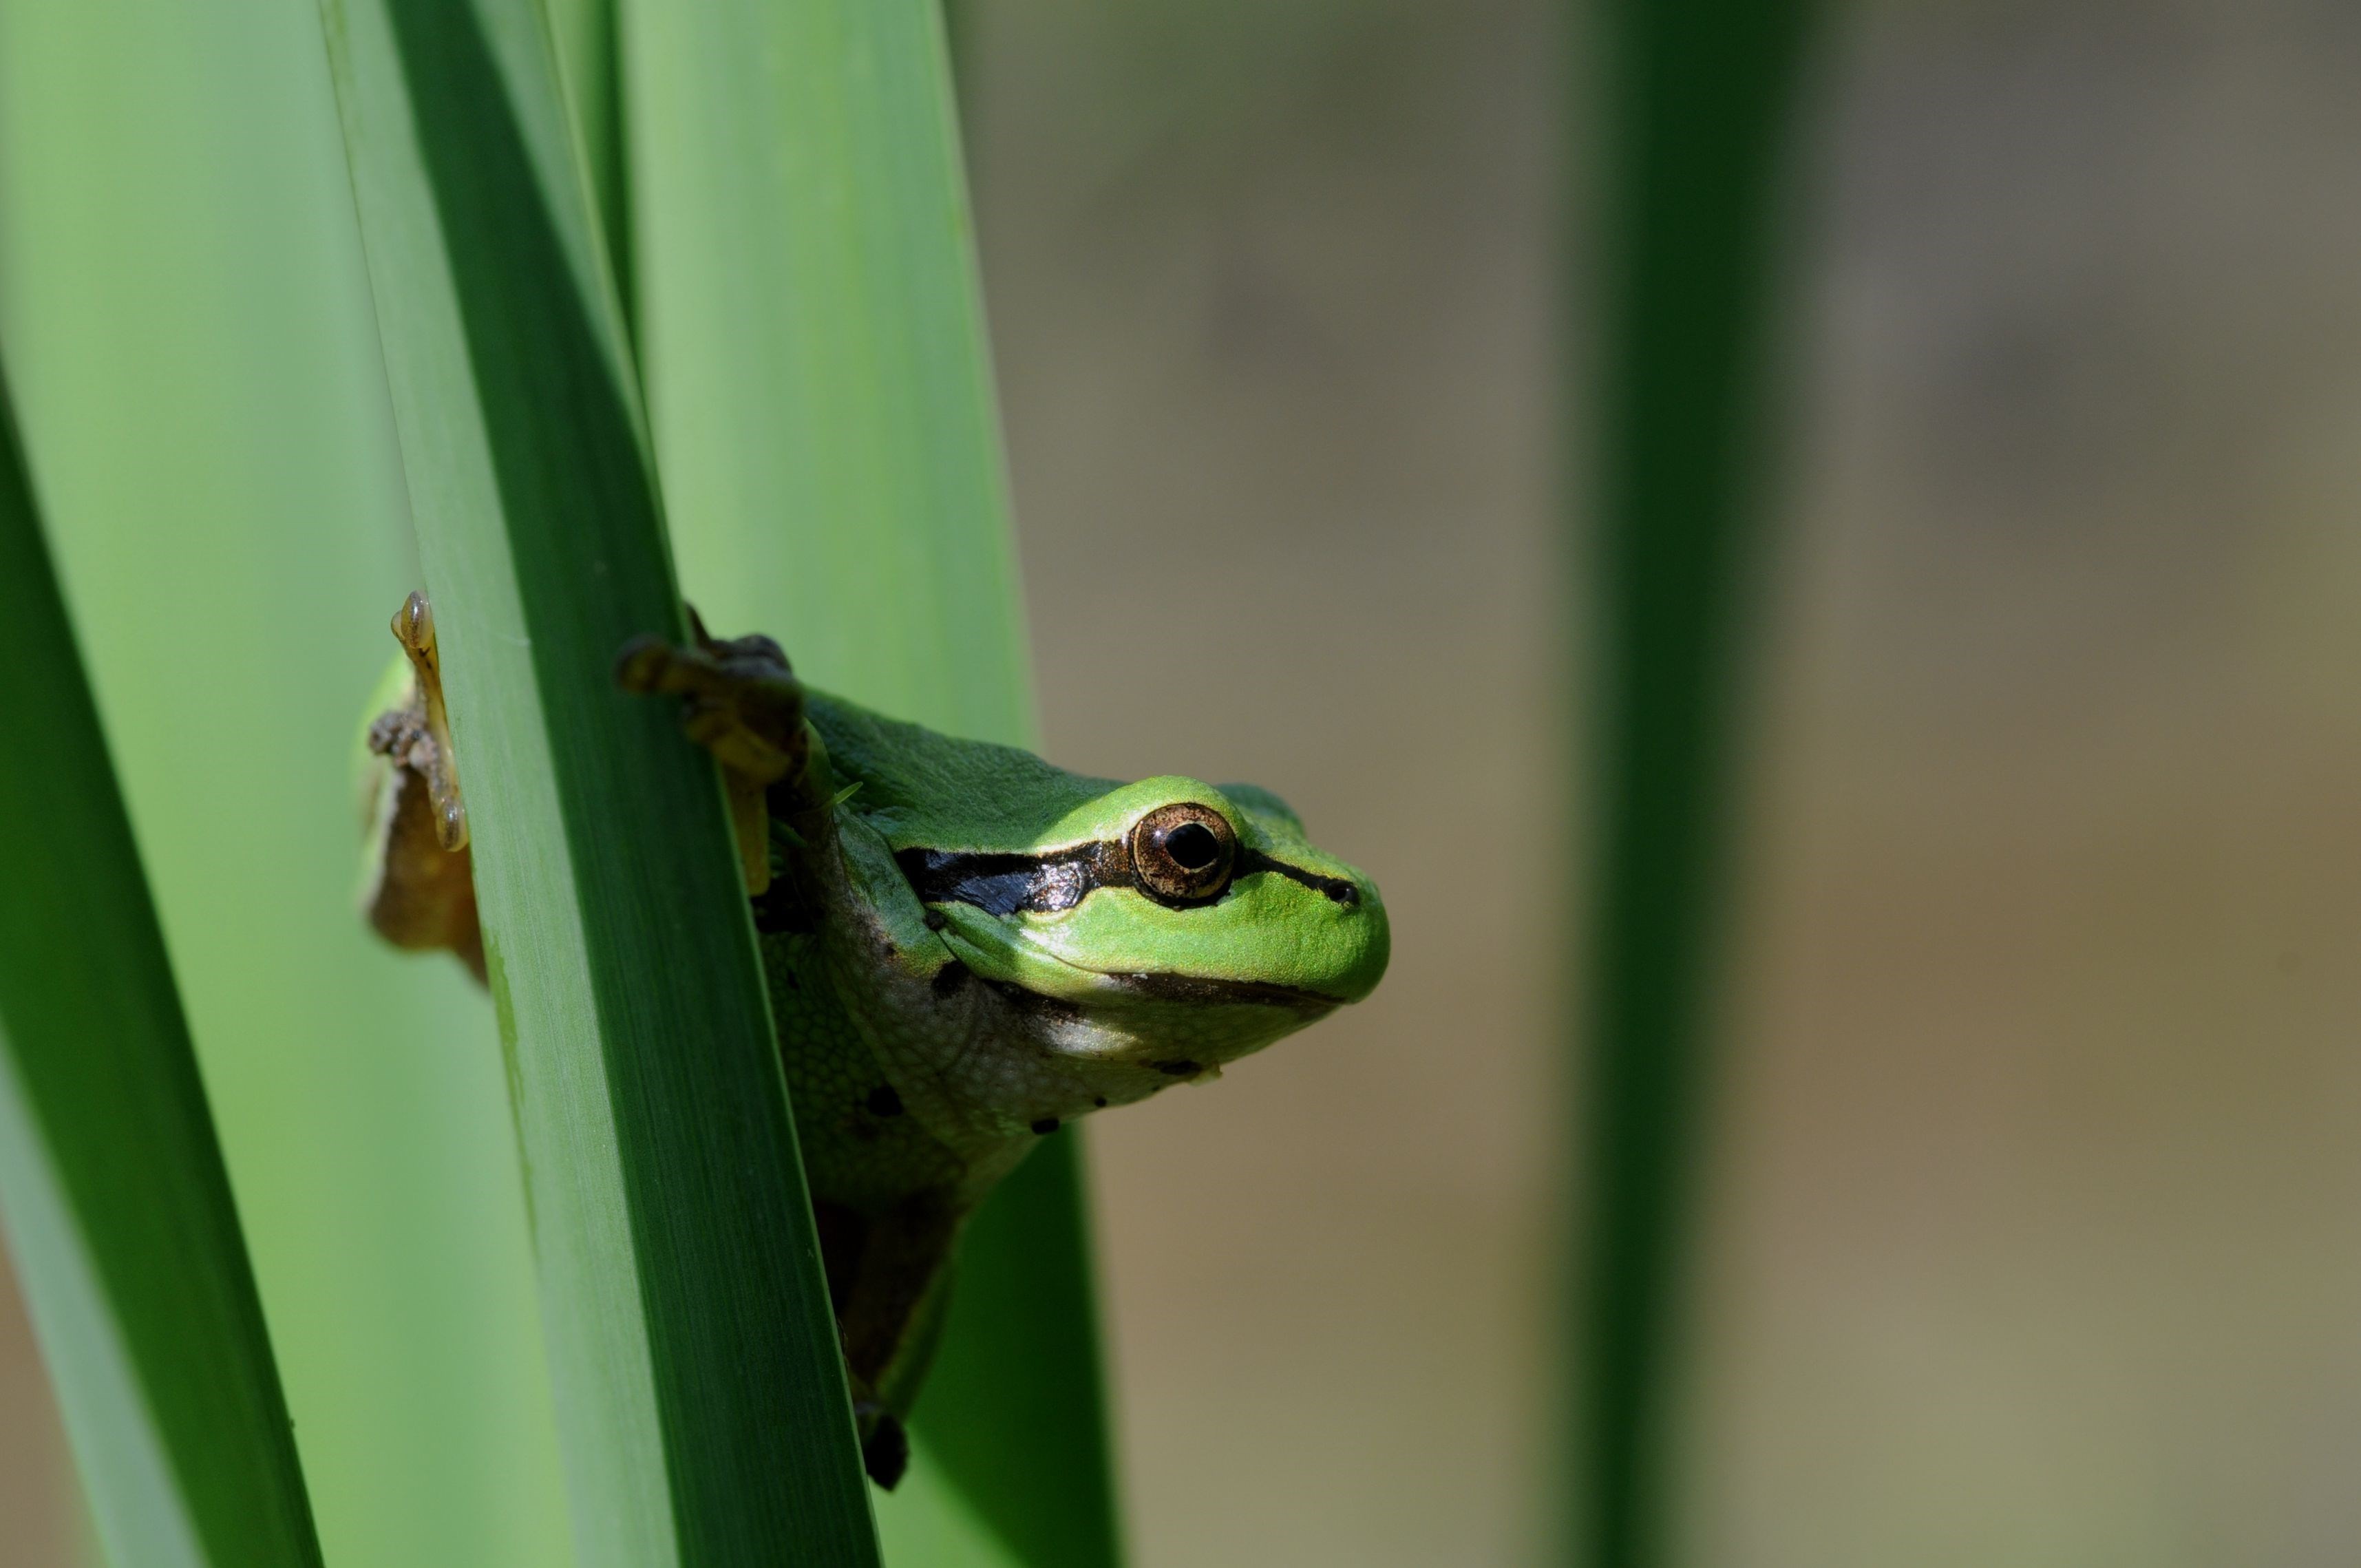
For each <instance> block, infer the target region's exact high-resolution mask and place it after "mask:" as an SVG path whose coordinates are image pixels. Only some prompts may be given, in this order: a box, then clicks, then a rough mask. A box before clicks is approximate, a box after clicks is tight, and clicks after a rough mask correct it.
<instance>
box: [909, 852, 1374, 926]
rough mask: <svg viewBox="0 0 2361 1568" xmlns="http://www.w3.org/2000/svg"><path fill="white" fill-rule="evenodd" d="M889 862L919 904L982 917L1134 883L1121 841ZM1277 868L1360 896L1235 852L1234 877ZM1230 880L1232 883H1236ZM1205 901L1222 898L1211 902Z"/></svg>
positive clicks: (1342, 896)
mask: <svg viewBox="0 0 2361 1568" xmlns="http://www.w3.org/2000/svg"><path fill="white" fill-rule="evenodd" d="M894 863H895V865H897V866H899V867H900V868H901V869H902V874H903V875H904V876H905V877H906V878H908V879H909V883H910V887H911V890H912V891H913V892H915V893H917V895H918V902H919V903H921V904H972V905H974V906H975V907H976V908H978V909H981V910H983V912H984V913H985V914H987V915H1017V914H1031V915H1054V914H1056V913H1058V912H1059V911H1060V910H1065V909H1071V908H1072V907H1073V906H1074V905H1077V904H1080V903H1081V902H1082V899H1083V898H1084V897H1085V896H1086V895H1088V894H1090V893H1091V892H1092V890H1093V889H1095V888H1102V887H1137V885H1138V883H1137V879H1136V878H1135V877H1134V876H1133V875H1132V870H1131V851H1130V850H1128V849H1126V848H1125V846H1124V845H1123V844H1121V843H1119V842H1115V843H1110V842H1101V843H1093V844H1077V845H1075V846H1074V847H1073V848H1072V849H1071V850H1051V851H1050V852H1049V853H1048V854H1045V855H1006V854H972V853H966V852H963V851H960V850H926V849H909V850H896V851H895V854H894ZM1255 872H1278V873H1279V875H1280V876H1283V877H1286V878H1287V879H1288V880H1289V881H1290V882H1297V883H1302V884H1303V885H1304V886H1305V887H1308V888H1310V889H1312V891H1313V892H1314V893H1323V894H1327V895H1328V896H1329V897H1330V898H1331V899H1333V900H1334V901H1335V902H1336V903H1338V904H1353V903H1356V902H1358V900H1359V898H1360V890H1359V889H1357V888H1356V887H1355V886H1354V885H1353V884H1352V883H1350V882H1347V881H1345V879H1344V878H1342V877H1331V876H1322V875H1321V874H1320V873H1319V872H1310V871H1306V870H1304V869H1303V868H1302V867H1301V866H1295V865H1290V864H1288V863H1287V862H1286V861H1279V860H1273V859H1272V858H1271V857H1270V856H1268V855H1266V854H1264V853H1262V851H1260V850H1246V849H1241V850H1239V851H1238V870H1237V874H1238V876H1241V877H1244V876H1251V875H1252V874H1253V873H1255ZM1235 885H1237V884H1236V883H1235V880H1233V881H1232V883H1231V886H1233V887H1235ZM1207 902H1209V903H1214V902H1219V901H1218V900H1208V901H1207Z"/></svg>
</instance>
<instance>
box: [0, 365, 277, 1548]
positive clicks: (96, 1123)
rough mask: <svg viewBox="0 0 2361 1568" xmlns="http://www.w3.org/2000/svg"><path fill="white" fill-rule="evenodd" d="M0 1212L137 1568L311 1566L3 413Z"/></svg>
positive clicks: (119, 813)
mask: <svg viewBox="0 0 2361 1568" xmlns="http://www.w3.org/2000/svg"><path fill="white" fill-rule="evenodd" d="M0 711H5V712H6V713H7V715H8V717H9V727H10V730H11V735H12V750H13V751H14V761H12V762H10V764H9V765H8V766H6V767H5V768H0V821H5V822H7V823H9V824H11V825H12V840H13V841H12V847H11V852H10V858H9V864H8V869H7V872H6V874H5V876H0V1218H5V1222H6V1229H7V1232H8V1234H9V1238H10V1241H11V1243H12V1245H13V1246H14V1248H15V1249H16V1253H17V1256H18V1264H19V1273H20V1277H22V1279H23V1280H24V1285H25V1289H26V1291H27V1297H28V1298H29V1301H30V1305H31V1307H32V1310H33V1315H34V1321H35V1322H36V1324H37V1326H38V1331H39V1333H40V1337H41V1340H42V1343H43V1346H44V1349H45V1352H46V1354H48V1356H49V1360H50V1364H51V1366H52V1369H53V1372H54V1374H55V1376H56V1382H57V1385H58V1391H59V1395H60V1403H61V1404H62V1406H63V1408H64V1410H65V1414H66V1420H67V1427H68V1431H69V1432H70V1433H71V1438H72V1441H73V1445H74V1449H75V1453H76V1458H77V1461H78V1462H79V1464H80V1466H81V1468H82V1475H83V1477H84V1480H85V1483H86V1484H87V1486H89V1488H90V1490H91V1493H92V1497H93V1502H94V1503H95V1505H96V1508H95V1512H96V1516H97V1521H98V1525H99V1529H100V1532H101V1535H102V1537H103V1538H104V1541H106V1543H107V1547H108V1550H109V1552H110V1553H111V1554H113V1556H114V1557H115V1560H116V1561H118V1562H122V1563H172V1564H178V1563H192V1564H199V1563H202V1564H221V1565H227V1564H231V1563H252V1564H258V1565H260V1568H277V1565H280V1564H302V1565H316V1564H317V1563H319V1562H320V1552H319V1546H318V1542H317V1539H316V1536H315V1534H314V1531H313V1521H312V1513H311V1505H310V1501H309V1499H308V1497H306V1495H305V1492H304V1487H303V1480H302V1470H301V1467H300V1465H299V1464H298V1463H297V1460H296V1455H295V1445H294V1438H293V1431H292V1428H291V1425H290V1423H289V1420H288V1417H287V1407H286V1401H285V1399H284V1397H283V1396H282V1394H281V1391H280V1384H279V1376H278V1370H277V1367H276V1365H275V1364H274V1362H273V1361H272V1359H271V1354H270V1343H269V1332H268V1331H267V1329H266V1327H265V1325H264V1322H263V1317H262V1306H261V1301H260V1299H259V1297H258V1295H257V1293H256V1290H255V1286H254V1276H253V1271H252V1268H251V1266H250V1264H249V1262H248V1260H247V1251H246V1245H245V1240H244V1237H243V1235H242V1234H241V1233H240V1231H239V1229H238V1223H237V1212H236V1206H235V1204H234V1203H233V1201H232V1200H231V1197H230V1190H229V1178H228V1173H227V1171H226V1169H225V1168H224V1166H223V1164H222V1157H221V1150H220V1146H219V1145H218V1143H217V1142H216V1140H215V1137H214V1128H213V1121H212V1117H211V1114H210V1113H209V1112H208V1110H207V1107H206V1102H205V1095H204V1089H203V1084H202V1082H201V1081H200V1080H199V1078H198V1075H197V1066H196V1057H195V1053H194V1050H193V1049H192V1047H191V1044H190V1041H189V1035H188V1027H187V1024H186V1022H185V1020H184V1018H183V1016H182V1014H181V1003H180V997H179V993H178V992H177V991H176V989H175V988H174V986H173V983H172V977H171V970H170V965H169V963H168V962H167V960H166V958H165V953H164V943H163V935H162V931H161V929H160V927H159V926H158V924H157V919H156V914H155V910H154V907H153V905H151V903H150V902H149V899H148V886H147V881H146V878H145V876H144V874H143V872H142V871H141V869H140V865H139V859H138V853H137V849H136V847H135V846H134V844H133V841H132V837H131V826H130V821H129V818H128V817H127V816H126V813H125V811H124V807H123V803H122V797H121V795H120V793H119V792H118V790H117V788H116V785H115V775H114V771H113V769H112V767H111V765H110V764H109V762H108V758H107V753H106V746H105V741H104V738H103V736H102V734H101V732H100V728H99V720H98V713H97V708H96V706H95V704H94V703H93V700H92V698H91V695H90V688H89V685H88V683H87V681H86V680H85V679H84V677H83V675H82V669H81V665H80V663H79V660H78V659H77V657H76V654H75V651H74V640H73V635H72V630H71V627H70V625H69V624H68V622H67V618H66V611H65V606H64V601H63V599H62V598H61V597H60V593H59V591H58V587H57V579H56V576H55V574H54V573H53V571H52V570H51V568H50V565H49V557H48V553H47V549H46V547H45V545H44V544H43V543H42V539H41V535H40V527H39V521H38V517H37V515H36V511H35V507H34V501H33V497H32V490H31V485H30V481H29V477H28V476H27V472H26V469H25V465H24V460H23V456H22V454H21V449H20V448H19V446H18V444H17V442H16V433H15V425H14V420H13V416H12V415H11V414H10V413H9V411H8V410H7V407H6V404H5V397H0Z"/></svg>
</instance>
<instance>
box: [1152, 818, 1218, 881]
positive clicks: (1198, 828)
mask: <svg viewBox="0 0 2361 1568" xmlns="http://www.w3.org/2000/svg"><path fill="white" fill-rule="evenodd" d="M1164 852H1165V853H1166V854H1168V855H1170V856H1171V857H1172V863H1173V864H1174V865H1176V866H1179V867H1180V869H1181V870H1182V871H1184V872H1202V871H1203V870H1204V869H1205V868H1206V867H1207V866H1210V865H1212V864H1213V862H1214V861H1218V860H1220V859H1221V858H1222V841H1221V840H1220V839H1216V838H1214V837H1213V829H1212V828H1208V827H1206V826H1205V825H1204V824H1203V823H1202V822H1183V823H1182V824H1180V827H1178V828H1174V829H1172V831H1171V832H1170V834H1169V835H1167V836H1166V838H1165V840H1164Z"/></svg>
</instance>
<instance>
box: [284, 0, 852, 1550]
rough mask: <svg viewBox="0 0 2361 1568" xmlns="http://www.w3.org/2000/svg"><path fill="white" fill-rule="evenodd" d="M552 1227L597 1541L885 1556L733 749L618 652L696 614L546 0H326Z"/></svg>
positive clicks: (549, 1274) (542, 1217) (538, 1187)
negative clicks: (755, 918) (749, 893)
mask: <svg viewBox="0 0 2361 1568" xmlns="http://www.w3.org/2000/svg"><path fill="white" fill-rule="evenodd" d="M324 16H325V17H326V20H327V25H328V30H329V37H330V43H331V56H332V59H333V60H334V62H335V71H336V76H337V82H338V88H339V96H340V99H341V100H342V102H343V104H344V108H345V115H346V131H347V146H348V149H349V151H350V154H351V158H352V162H353V166H354V175H355V186H356V190H357V192H358V195H359V201H360V207H361V214H362V227H363V234H364V237H365V241H366V243H367V247H368V253H369V261H370V269H371V274H372V277H373V279H374V280H375V285H376V293H377V300H378V307H379V327H380V334H381V336H382V338H383V340H384V343H385V346H386V355H387V367H388V374H389V380H390V384H391V386H392V389H393V394H394V405H395V412H396V422H397V424H398V426H399V427H400V430H401V442H402V449H403V454H404V463H405V467H406V469H407V471H408V472H409V474H410V477H411V481H412V498H413V509H414V512H415V518H416V521H417V524H418V528H419V535H420V543H421V554H422V557H423V562H424V565H425V569H426V575H427V579H428V583H429V586H430V587H431V588H432V590H433V593H434V602H435V609H436V618H437V625H438V629H439V630H440V631H441V633H442V642H443V652H444V668H445V679H446V685H447V689H448V692H449V696H450V701H451V709H452V715H453V724H454V727H455V731H456V744H457V749H458V757H459V769H460V776H461V780H462V785H463V788H464V789H465V790H466V791H467V799H468V802H469V811H470V820H471V824H472V825H473V827H474V831H475V853H476V868H477V872H476V874H477V890H478V902H479V905H480V906H481V908H482V911H483V916H484V923H485V927H486V932H487V938H488V941H487V945H488V952H489V956H490V957H491V959H492V963H493V984H494V988H495V992H496V994H497V995H498V996H499V997H500V1001H501V1003H502V1017H503V1033H504V1036H505V1037H506V1042H507V1044H508V1045H509V1046H510V1048H511V1050H512V1052H513V1053H514V1064H513V1080H514V1082H515V1084H516V1086H517V1100H518V1103H517V1112H518V1120H519V1124H520V1128H521V1130H522V1143H523V1146H524V1151H525V1157H526V1161H527V1168H528V1187H529V1190H530V1192H531V1194H532V1200H533V1213H534V1224H535V1237H536V1246H537V1250H538V1252H539V1254H540V1257H541V1266H542V1276H543V1281H544V1313H545V1316H546V1319H547V1321H548V1337H549V1341H550V1344H551V1354H552V1362H553V1380H554V1383H555V1389H556V1394H557V1398H558V1401H559V1428H560V1435H561V1441H562V1442H563V1443H564V1445H565V1447H566V1463H567V1470H568V1478H569V1490H570V1493H571V1496H572V1503H573V1509H574V1515H575V1519H576V1537H577V1550H578V1552H580V1553H581V1555H582V1557H583V1559H584V1561H586V1562H593V1563H615V1564H619V1565H620V1564H633V1565H638V1564H647V1563H657V1564H661V1563H697V1564H706V1563H746V1564H755V1563H779V1562H794V1563H829V1564H837V1563H848V1564H857V1563H863V1562H873V1561H875V1555H876V1549H875V1544H874V1533H873V1527H872V1525H871V1523H870V1518H869V1508H868V1499H867V1494H866V1484H865V1482H864V1481H863V1480H862V1476H861V1473H860V1467H859V1461H858V1456H857V1454H856V1453H854V1449H853V1443H852V1430H851V1411H850V1406H849V1404H848V1401H847V1398H846V1393H845V1385H844V1377H843V1369H842V1363H841V1359H840V1354H839V1351H838V1348H837V1343H836V1333H835V1326H834V1321H833V1318H832V1315H831V1314H830V1312H829V1307H828V1300H827V1295H826V1290H825V1287H824V1284H823V1282H822V1280H821V1277H820V1268H819V1261H818V1246H817V1244H816V1241H815V1239H814V1235H813V1231H812V1223H811V1217H810V1210H809V1205H808V1201H807V1198H806V1195H805V1190H804V1186H803V1179H802V1170H801V1166H800V1163H799V1161H798V1159H797V1157H796V1146H795V1136H794V1128H793V1124H792V1122H791V1121H790V1119H789V1117H788V1113H787V1105H786V1100H785V1090H784V1086H783V1083H782V1081H781V1076H780V1073H779V1069H778V1063H777V1059H776V1056H775V1046H774V1036H773V1032H772V1029H771V1025H770V1019H769V1014H768V1009H767V1003H766V1002H765V999H764V995H763V982H762V979H761V976H760V973H759V971H758V970H757V968H756V964H755V957H754V950H753V940H752V927H751V926H750V924H749V922H748V917H747V915H746V909H745V900H744V896H743V893H742V890H741V888H740V887H739V885H738V882H737V873H736V863H735V859H734V855H733V853H732V851H731V850H730V844H729V839H728V829H727V826H726V824H725V821H724V818H723V814H722V806H721V799H720V793H719V784H718V782H717V779H716V776H715V773H714V770H713V766H712V763H711V762H710V761H709V759H708V758H706V757H704V756H703V755H701V754H699V753H698V752H697V751H695V750H694V749H693V748H692V747H691V746H689V745H688V743H687V742H686V740H683V738H682V737H681V736H680V734H679V732H678V727H677V724H676V723H675V716H674V715H673V714H672V713H671V712H669V711H668V710H667V709H666V707H665V706H664V705H662V704H659V703H653V702H649V701H645V700H643V699H640V698H635V697H631V696H626V695H625V694H622V693H621V692H620V691H619V690H617V689H616V687H615V685H614V684H613V680H612V674H611V672H612V664H613V660H614V656H615V653H616V651H617V650H619V649H620V647H621V646H622V644H623V643H624V642H625V641H628V640H629V639H630V638H631V637H632V636H634V635H638V634H642V633H646V632H652V631H653V632H656V633H659V634H664V635H668V636H672V637H675V638H678V637H680V636H681V635H683V633H684V630H685V629H684V627H683V625H682V621H681V611H680V607H679V601H678V598H677V596H676V594H675V590H674V588H673V584H672V574H671V565H670V561H669V558H668V555H667V552H666V547H665V543H664V532H663V525H662V519H661V516H660V513H659V510H658V504H657V500H656V496H655V491H654V488H653V476H652V474H651V472H650V470H649V466H648V463H647V457H646V451H645V444H644V439H643V436H642V423H641V419H640V415H639V411H638V406H637V393H636V384H635V381H634V378H633V377H632V375H631V360H630V354H629V350H628V347H627V346H626V345H625V343H624V340H623V335H622V329H621V323H620V316H619V313H618V312H617V311H616V309H615V305H614V301H613V295H612V291H611V289H610V287H609V284H608V281H607V276H606V269H605V265H604V262H603V260H602V259H601V258H600V256H599V252H598V243H597V237H596V226H595V221H594V219H593V217H592V214H591V212H590V209H589V203H588V193H587V190H586V186H585V183H584V181H583V179H582V177H581V174H580V171H579V169H578V167H577V164H576V162H575V151H574V143H573V140H572V137H571V133H570V131H569V130H568V128H567V126H566V122H565V119H564V117H563V116H564V110H563V104H562V102H561V99H560V95H559V93H558V90H557V75H556V66H555V60H554V59H553V57H552V55H551V53H550V48H549V39H548V36H547V34H546V33H545V31H544V29H543V25H542V20H541V16H540V14H539V11H538V9H537V7H536V6H534V5H533V4H532V3H531V0H485V3H483V4H481V5H468V4H467V3H466V0H439V3H438V0H419V3H394V4H377V3H371V0H355V3H353V4H349V5H347V4H340V3H338V0H329V4H328V5H326V6H325V7H324Z"/></svg>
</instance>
